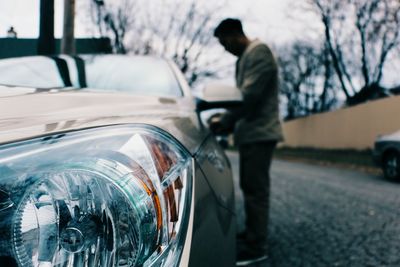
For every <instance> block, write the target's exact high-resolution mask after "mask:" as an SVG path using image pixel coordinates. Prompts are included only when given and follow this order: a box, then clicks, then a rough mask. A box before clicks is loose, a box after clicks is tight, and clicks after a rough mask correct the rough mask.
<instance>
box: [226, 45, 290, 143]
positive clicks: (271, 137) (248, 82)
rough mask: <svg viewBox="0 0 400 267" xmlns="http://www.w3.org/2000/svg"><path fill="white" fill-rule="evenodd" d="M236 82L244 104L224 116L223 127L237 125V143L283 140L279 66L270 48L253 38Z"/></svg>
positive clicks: (240, 61)
mask: <svg viewBox="0 0 400 267" xmlns="http://www.w3.org/2000/svg"><path fill="white" fill-rule="evenodd" d="M236 86H237V87H238V88H239V90H240V91H241V92H242V94H243V106H242V107H241V108H240V109H237V110H230V111H229V112H227V113H225V114H224V115H223V116H222V119H221V123H222V125H223V126H224V127H228V128H231V127H232V126H233V125H235V132H234V136H235V144H236V145H242V144H249V143H256V142H262V141H282V140H283V135H282V127H281V124H280V120H279V92H278V66H277V63H276V61H275V58H274V56H273V54H272V52H271V50H270V49H269V48H268V46H266V45H265V44H263V43H261V42H260V41H257V40H256V41H253V42H252V43H251V44H250V45H249V46H248V47H247V48H246V50H245V51H244V53H243V54H242V56H241V57H240V58H239V59H238V61H237V62H236Z"/></svg>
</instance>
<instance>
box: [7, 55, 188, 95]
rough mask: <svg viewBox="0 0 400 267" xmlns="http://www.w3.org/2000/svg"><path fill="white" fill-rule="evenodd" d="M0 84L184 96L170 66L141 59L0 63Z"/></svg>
mask: <svg viewBox="0 0 400 267" xmlns="http://www.w3.org/2000/svg"><path fill="white" fill-rule="evenodd" d="M0 85H10V86H22V87H32V88H62V87H73V88H77V89H80V88H84V89H91V90H101V91H107V92H124V93H132V94H138V95H154V96H167V97H179V96H182V95H183V93H182V90H181V87H180V84H179V82H178V80H177V78H176V77H175V74H174V72H173V70H172V69H171V67H170V66H169V64H168V63H167V62H166V61H164V60H162V59H157V58H151V57H144V56H143V57H141V56H119V55H104V56H83V57H79V58H77V57H68V56H59V57H54V58H50V57H42V56H36V57H25V58H13V59H5V60H0Z"/></svg>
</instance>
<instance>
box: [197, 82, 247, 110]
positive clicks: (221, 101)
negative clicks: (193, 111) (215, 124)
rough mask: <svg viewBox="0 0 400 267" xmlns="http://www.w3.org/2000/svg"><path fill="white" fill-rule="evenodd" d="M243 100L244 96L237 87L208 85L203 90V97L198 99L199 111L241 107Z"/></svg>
mask: <svg viewBox="0 0 400 267" xmlns="http://www.w3.org/2000/svg"><path fill="white" fill-rule="evenodd" d="M242 100H243V99H242V94H241V93H240V91H239V89H237V88H236V87H233V86H227V85H218V84H212V85H207V86H206V87H204V89H203V92H202V97H201V98H197V111H199V112H201V111H204V110H209V109H215V108H234V107H239V106H240V105H241V104H242Z"/></svg>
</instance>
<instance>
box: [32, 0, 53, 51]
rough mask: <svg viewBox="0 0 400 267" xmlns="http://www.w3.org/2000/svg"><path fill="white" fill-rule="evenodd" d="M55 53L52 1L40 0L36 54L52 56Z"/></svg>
mask: <svg viewBox="0 0 400 267" xmlns="http://www.w3.org/2000/svg"><path fill="white" fill-rule="evenodd" d="M55 52H56V41H55V40H54V0H40V28H39V39H38V44H37V53H38V54H39V55H52V54H55Z"/></svg>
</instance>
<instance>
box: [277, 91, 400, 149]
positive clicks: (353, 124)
mask: <svg viewBox="0 0 400 267" xmlns="http://www.w3.org/2000/svg"><path fill="white" fill-rule="evenodd" d="M398 130H400V96H393V97H389V98H384V99H381V100H376V101H371V102H367V103H365V104H361V105H357V106H354V107H349V108H343V109H340V110H336V111H333V112H328V113H322V114H317V115H312V116H309V117H305V118H300V119H296V120H293V121H289V122H286V123H284V133H285V139H286V140H285V142H284V144H283V146H286V147H310V148H324V149H360V150H361V149H368V148H372V147H373V144H374V140H375V138H376V137H377V136H378V135H381V134H388V133H392V132H395V131H398Z"/></svg>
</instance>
